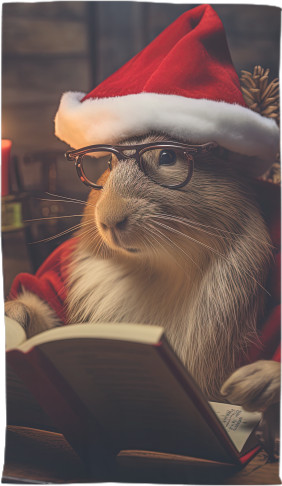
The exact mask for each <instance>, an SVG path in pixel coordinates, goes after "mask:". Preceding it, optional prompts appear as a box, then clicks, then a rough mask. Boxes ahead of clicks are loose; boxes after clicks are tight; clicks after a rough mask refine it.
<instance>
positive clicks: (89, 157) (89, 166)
mask: <svg viewBox="0 0 282 486" xmlns="http://www.w3.org/2000/svg"><path fill="white" fill-rule="evenodd" d="M216 147H217V144H216V143H215V142H208V143H205V144H202V145H186V144H182V143H180V142H161V143H157V142H152V143H146V144H139V145H90V146H88V147H84V148H81V149H77V150H69V151H68V152H66V153H65V156H66V158H67V160H75V167H76V171H77V174H78V177H79V178H80V180H81V181H82V182H83V183H84V184H86V185H87V186H89V187H92V188H94V189H98V190H99V189H103V186H101V185H99V184H97V182H98V180H99V178H100V177H101V175H102V174H103V173H104V172H105V171H106V170H109V171H111V170H113V169H114V168H115V167H116V166H117V165H118V163H119V162H121V161H123V160H127V159H135V161H136V162H137V164H138V166H139V168H140V169H141V170H142V172H143V173H144V174H145V175H146V176H147V177H148V178H149V179H150V180H152V181H153V182H155V183H156V184H159V185H160V186H163V187H167V188H169V189H179V188H181V187H183V186H185V185H186V184H188V182H189V181H190V179H191V177H192V175H193V168H194V158H195V157H198V156H199V155H200V154H207V153H208V152H211V151H212V150H213V149H215V148H216Z"/></svg>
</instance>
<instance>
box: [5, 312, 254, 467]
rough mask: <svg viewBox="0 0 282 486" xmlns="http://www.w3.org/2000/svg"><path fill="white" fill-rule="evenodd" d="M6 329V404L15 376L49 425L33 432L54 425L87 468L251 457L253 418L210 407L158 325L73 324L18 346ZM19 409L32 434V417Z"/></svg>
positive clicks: (13, 326) (13, 330)
mask: <svg viewBox="0 0 282 486" xmlns="http://www.w3.org/2000/svg"><path fill="white" fill-rule="evenodd" d="M6 326H7V363H8V366H7V369H8V380H7V387H8V390H9V392H8V396H10V397H11V396H13V393H14V396H15V397H18V399H19V402H20V400H21V397H23V395H21V391H20V390H19V389H17V386H18V382H17V379H16V378H15V376H17V377H18V378H19V379H20V381H21V382H22V383H24V384H25V386H26V387H27V388H28V390H29V391H30V392H31V393H32V395H34V397H35V398H36V399H37V401H38V403H39V404H40V406H41V407H42V409H43V410H44V412H45V413H46V415H44V416H46V417H47V416H48V417H50V418H51V421H50V423H48V420H50V419H47V424H46V423H45V424H43V425H42V427H43V428H44V427H46V428H48V426H49V425H50V424H53V425H54V426H55V427H56V428H57V429H58V430H59V431H60V432H61V433H63V434H64V436H65V438H66V439H67V440H68V442H69V443H70V444H71V445H72V447H73V448H74V449H75V450H76V451H77V453H78V454H79V455H80V456H81V458H82V459H83V460H84V461H85V462H86V463H87V464H88V466H89V467H90V468H91V467H92V466H93V465H94V464H95V467H96V466H97V464H98V466H99V467H100V468H103V467H107V464H108V463H110V462H111V461H112V460H113V458H115V457H116V456H117V454H120V453H121V451H123V452H122V453H125V452H124V451H131V452H132V451H139V452H140V453H141V451H147V452H148V451H154V453H157V454H170V455H171V454H173V455H178V456H179V455H181V456H189V457H193V458H195V459H196V460H205V461H214V462H217V463H222V464H233V465H234V464H237V465H239V464H244V463H246V462H247V461H248V460H249V459H250V458H251V457H252V456H253V454H254V453H255V452H256V451H257V450H258V449H259V448H258V444H257V441H256V437H255V434H254V430H255V428H256V426H257V425H258V422H259V420H260V414H258V413H248V412H245V411H243V410H242V409H241V408H240V407H238V406H233V405H229V404H225V403H215V402H210V403H209V402H208V401H207V400H206V398H205V397H204V395H203V394H202V392H201V391H200V389H199V388H198V386H197V384H196V383H195V381H194V380H193V378H192V377H191V376H190V375H189V373H188V372H187V370H186V369H185V368H184V366H183V364H182V363H181V362H180V360H179V359H178V358H177V356H176V355H175V353H174V352H173V350H172V348H171V347H170V345H169V343H168V341H167V339H166V337H165V334H164V330H163V328H161V327H157V326H145V325H141V324H140V325H138V324H79V325H77V324H76V325H70V326H65V327H60V328H55V329H52V330H49V331H46V332H43V333H41V334H38V335H37V336H34V337H33V338H31V339H28V340H25V335H24V332H23V330H22V328H21V327H20V326H19V325H18V324H17V323H15V322H14V321H11V319H9V318H6ZM22 403H24V400H23V402H22ZM19 408H20V411H22V410H21V409H22V408H25V418H24V420H27V425H29V426H32V420H34V421H35V424H34V427H39V424H38V422H39V421H40V416H39V415H40V414H39V415H38V413H37V411H36V410H35V409H32V408H31V407H24V405H23V406H22V407H21V405H20V406H19ZM28 412H30V414H31V417H30V421H29V422H28V420H29V418H28ZM12 415H13V413H12ZM9 416H11V413H10V412H9V401H8V421H9ZM19 425H20V424H19ZM22 425H25V424H22ZM39 428H40V427H39ZM147 452H146V453H147ZM93 467H94V466H93Z"/></svg>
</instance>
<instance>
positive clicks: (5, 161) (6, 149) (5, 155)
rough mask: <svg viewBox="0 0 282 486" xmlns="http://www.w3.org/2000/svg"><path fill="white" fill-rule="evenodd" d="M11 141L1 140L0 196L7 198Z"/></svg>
mask: <svg viewBox="0 0 282 486" xmlns="http://www.w3.org/2000/svg"><path fill="white" fill-rule="evenodd" d="M11 147H12V142H11V140H2V150H1V152H2V172H1V175H2V184H1V186H2V190H1V195H2V196H7V195H8V194H9V161H10V153H11Z"/></svg>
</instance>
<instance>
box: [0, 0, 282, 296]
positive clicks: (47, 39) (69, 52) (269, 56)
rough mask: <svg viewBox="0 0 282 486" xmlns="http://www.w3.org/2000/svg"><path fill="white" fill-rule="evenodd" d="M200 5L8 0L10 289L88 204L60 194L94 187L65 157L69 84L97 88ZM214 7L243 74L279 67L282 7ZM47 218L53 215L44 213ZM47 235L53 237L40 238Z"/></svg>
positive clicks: (5, 200) (5, 103)
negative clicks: (61, 128)
mask: <svg viewBox="0 0 282 486" xmlns="http://www.w3.org/2000/svg"><path fill="white" fill-rule="evenodd" d="M196 5H198V4H186V5H185V4H162V3H142V2H110V1H109V2H108V1H107V2H99V1H97V2H92V1H88V2H83V1H71V2H68V1H64V2H56V1H54V2H46V3H41V2H40V3H36V2H35V3H6V4H4V5H3V17H2V22H3V25H2V32H3V43H2V49H3V52H2V54H3V55H2V139H3V138H4V139H8V140H11V142H12V146H11V153H10V157H8V156H7V157H8V161H7V165H5V167H4V168H3V170H5V173H4V177H3V180H4V183H5V187H4V189H3V183H2V229H3V238H2V249H3V257H4V258H3V264H4V293H5V296H6V295H7V293H8V291H9V288H10V285H11V282H12V280H13V278H14V276H15V275H16V274H17V273H19V272H21V271H32V272H33V271H35V270H36V269H37V268H38V266H39V265H40V263H41V262H42V261H43V259H44V258H46V256H47V255H48V254H49V253H50V252H51V251H52V250H53V249H54V248H55V247H56V246H58V245H59V244H60V243H61V242H62V241H63V240H64V239H65V238H67V237H69V236H70V234H71V233H64V232H66V231H67V230H68V229H69V228H71V227H72V226H74V225H75V224H77V223H78V222H79V218H78V217H73V218H63V217H62V216H65V215H72V214H75V215H77V214H80V213H81V211H82V210H83V205H82V204H80V203H74V202H71V201H69V200H65V201H63V200H62V199H61V198H60V197H58V196H65V197H69V198H76V199H80V200H82V201H84V200H85V199H86V198H87V195H88V189H87V188H86V187H84V186H83V184H81V183H79V180H78V178H77V176H76V172H75V168H74V166H73V164H72V163H70V162H67V161H66V160H65V159H64V156H63V154H64V152H65V150H66V149H68V148H69V147H67V146H66V145H65V144H64V143H62V142H60V141H59V140H57V139H56V137H55V136H54V125H53V120H54V116H55V113H56V110H57V108H58V105H59V101H60V97H61V95H62V93H63V92H64V91H83V92H88V91H90V90H92V89H93V88H94V86H95V85H97V84H99V83H100V82H101V81H102V80H103V79H105V78H106V77H107V76H109V75H110V74H111V73H112V72H113V71H115V70H116V69H117V68H119V67H120V66H122V65H123V64H124V63H125V62H126V61H128V60H129V59H130V58H131V57H132V56H134V55H135V54H136V53H137V52H139V51H140V50H141V49H142V48H143V47H144V46H146V45H147V44H148V43H149V42H150V41H151V40H152V39H153V38H154V37H156V36H157V35H158V34H159V33H160V32H161V31H162V30H163V29H164V28H165V27H167V26H168V25H169V24H170V23H171V22H173V21H174V20H175V19H176V18H177V17H178V16H179V15H181V14H182V13H183V12H185V11H186V10H189V9H191V8H193V7H195V6H196ZM213 7H214V9H215V10H216V12H217V13H218V14H219V16H220V18H221V20H222V21H223V24H224V26H225V30H226V34H227V39H228V44H229V47H230V51H231V56H232V58H233V62H234V65H235V68H236V70H237V72H238V74H240V70H241V69H245V70H250V71H252V69H253V67H254V66H255V65H256V64H260V65H261V66H262V67H264V68H270V79H273V78H274V77H277V76H278V71H279V44H280V9H279V8H277V7H269V6H257V5H232V4H229V5H213ZM2 151H3V149H2ZM3 161H4V158H3ZM3 163H4V162H3ZM5 180H6V182H5ZM49 193H51V194H55V195H56V196H50V195H49ZM57 195H58V196H57ZM41 218H48V219H42V220H41V221H38V220H39V219H41ZM31 219H33V220H34V219H36V221H34V222H30V221H29V220H31ZM24 221H25V222H24ZM60 233H62V234H61V236H59V237H58V238H55V235H57V234H60ZM40 240H45V241H43V242H38V243H37V241H40Z"/></svg>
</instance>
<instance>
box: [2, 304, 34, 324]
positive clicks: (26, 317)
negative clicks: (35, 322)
mask: <svg viewBox="0 0 282 486" xmlns="http://www.w3.org/2000/svg"><path fill="white" fill-rule="evenodd" d="M5 314H6V316H8V317H10V318H11V319H14V321H17V322H18V323H19V324H20V325H21V326H22V327H23V328H24V329H27V327H28V325H29V323H30V310H29V308H28V307H27V306H26V305H25V304H23V303H22V302H19V301H18V300H9V301H7V302H5Z"/></svg>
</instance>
